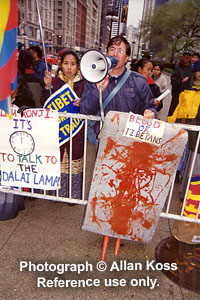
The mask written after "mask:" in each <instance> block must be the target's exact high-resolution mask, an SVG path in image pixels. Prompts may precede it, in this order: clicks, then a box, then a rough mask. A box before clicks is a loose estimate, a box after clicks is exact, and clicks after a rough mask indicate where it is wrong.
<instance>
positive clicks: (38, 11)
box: [35, 0, 51, 95]
mask: <svg viewBox="0 0 200 300" xmlns="http://www.w3.org/2000/svg"><path fill="white" fill-rule="evenodd" d="M35 2H36V8H37V13H38V21H39V26H40V34H41V39H42V47H43V52H44V61H45V66H46V71H47V73H48V71H49V70H48V65H47V55H46V50H45V44H44V36H43V30H42V22H41V17H40V9H39V4H38V0H35ZM49 91H50V95H51V87H50V86H49Z"/></svg>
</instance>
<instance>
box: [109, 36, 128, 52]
mask: <svg viewBox="0 0 200 300" xmlns="http://www.w3.org/2000/svg"><path fill="white" fill-rule="evenodd" d="M121 42H123V43H124V44H125V45H126V54H127V55H128V56H130V55H131V47H130V44H129V42H128V41H127V39H125V37H123V35H116V36H114V37H113V38H112V39H111V40H110V41H109V42H108V45H107V52H108V48H110V47H111V46H112V45H117V46H119V45H120V44H121Z"/></svg>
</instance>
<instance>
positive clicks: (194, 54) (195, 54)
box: [192, 52, 200, 59]
mask: <svg viewBox="0 0 200 300" xmlns="http://www.w3.org/2000/svg"><path fill="white" fill-rule="evenodd" d="M192 56H197V57H198V58H199V59H200V54H199V53H198V52H193V53H192Z"/></svg>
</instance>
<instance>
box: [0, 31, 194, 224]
mask: <svg viewBox="0 0 200 300" xmlns="http://www.w3.org/2000/svg"><path fill="white" fill-rule="evenodd" d="M130 54H131V48H130V44H129V43H128V41H127V40H126V39H125V38H124V37H123V36H121V35H118V36H115V37H114V38H112V39H111V40H110V41H109V43H108V45H107V55H108V56H115V57H116V58H117V61H118V62H117V65H116V66H115V67H114V68H113V69H112V70H111V72H110V73H109V74H108V75H107V76H106V77H105V78H104V80H103V81H102V82H101V83H91V82H88V81H87V80H85V79H84V78H82V76H81V74H80V70H79V58H78V56H77V54H76V53H75V52H74V51H72V50H67V49H62V50H61V51H60V52H59V53H58V70H57V71H56V74H55V77H54V76H51V73H50V69H46V64H45V62H44V60H43V59H42V50H41V49H40V47H38V46H32V47H30V48H29V49H27V50H21V51H20V53H19V56H18V88H17V90H16V91H15V93H13V99H12V101H13V104H15V105H17V106H18V107H19V108H21V110H22V111H23V109H26V108H41V107H42V106H43V104H44V101H45V100H46V99H47V98H48V97H49V96H50V94H49V86H51V89H52V93H53V92H55V91H57V90H58V89H59V88H60V87H62V86H63V85H64V84H65V83H68V84H69V85H70V86H71V88H72V89H73V90H74V91H75V92H76V94H77V99H76V100H75V101H74V105H75V106H78V107H79V109H80V112H81V113H82V114H92V115H97V114H98V112H99V110H100V107H99V88H100V86H101V88H102V91H103V102H104V101H105V100H106V98H107V97H108V95H109V94H110V93H111V91H112V90H113V89H114V88H115V87H116V86H117V85H118V83H119V82H120V80H121V79H122V78H124V77H125V74H126V73H127V72H128V71H129V70H128V68H127V62H128V60H129V57H130ZM199 58H200V57H199V54H198V53H190V51H188V50H185V51H184V52H183V55H182V56H181V60H180V62H179V63H178V65H177V66H176V67H175V69H174V71H173V73H172V76H171V84H172V102H171V106H170V109H169V116H171V117H172V116H174V113H175V112H176V118H175V120H174V122H175V121H176V119H184V120H185V119H190V117H189V118H188V115H185V116H182V115H181V117H180V111H181V108H180V105H181V102H180V95H181V97H184V94H182V93H184V91H185V90H190V91H194V90H199V89H200V78H199V77H200V60H199ZM130 70H131V72H130V71H129V72H130V74H128V73H127V74H128V76H127V78H126V79H125V81H124V84H123V86H122V87H121V88H120V89H119V91H118V92H117V94H116V95H115V96H113V98H112V99H111V100H110V102H109V103H108V104H107V106H106V107H105V109H104V114H105V115H106V114H107V112H108V111H110V110H115V111H120V112H130V111H131V112H133V113H136V114H141V115H143V116H144V117H145V118H157V112H158V111H160V110H161V109H163V102H162V100H161V101H159V100H158V99H157V98H158V97H159V96H160V94H161V93H163V92H164V91H165V90H166V89H167V81H166V77H165V76H164V75H163V72H162V71H163V66H162V65H161V64H159V63H154V62H152V61H151V60H150V57H143V58H142V59H140V60H137V59H133V60H132V61H131V64H130ZM127 74H126V75H127ZM193 75H194V76H193ZM191 97H193V96H192V94H191ZM190 100H191V99H190ZM190 100H189V101H190ZM191 101H192V100H191ZM196 102H197V106H196V112H195V113H194V115H193V117H192V121H193V122H194V120H195V122H197V123H198V122H200V121H199V102H198V100H197V101H196ZM177 110H178V113H177ZM164 121H165V120H164ZM95 131H96V137H97V138H98V132H99V126H98V125H97V124H96V127H95ZM83 136H84V131H83V130H81V131H79V133H78V134H76V135H75V136H74V137H73V147H72V149H73V150H72V163H74V169H73V166H72V173H73V180H72V185H73V184H74V186H75V187H76V188H75V190H74V192H73V194H72V197H73V198H77V199H80V198H81V191H82V163H83V162H82V158H83ZM60 155H61V189H60V192H59V195H61V196H63V197H68V196H69V191H68V189H69V179H68V176H69V143H66V144H64V145H63V146H62V147H60ZM186 163H187V162H186ZM77 166H78V167H77ZM72 191H73V187H72ZM1 207H3V208H1ZM5 207H6V204H5V201H4V203H3V206H2V205H1V200H0V220H5V219H9V218H12V217H14V216H15V215H16V214H17V209H15V208H14V207H13V208H12V206H11V205H10V204H9V208H5ZM9 210H11V213H10V214H9Z"/></svg>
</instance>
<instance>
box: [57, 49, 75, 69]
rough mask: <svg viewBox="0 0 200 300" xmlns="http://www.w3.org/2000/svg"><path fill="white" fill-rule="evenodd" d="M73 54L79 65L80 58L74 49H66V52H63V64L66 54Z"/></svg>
mask: <svg viewBox="0 0 200 300" xmlns="http://www.w3.org/2000/svg"><path fill="white" fill-rule="evenodd" d="M70 54H71V55H73V56H74V58H75V60H76V63H77V66H78V65H79V58H78V55H77V54H76V52H74V51H72V50H66V51H65V52H63V53H62V55H61V64H62V63H63V61H64V58H65V56H66V55H70Z"/></svg>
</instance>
